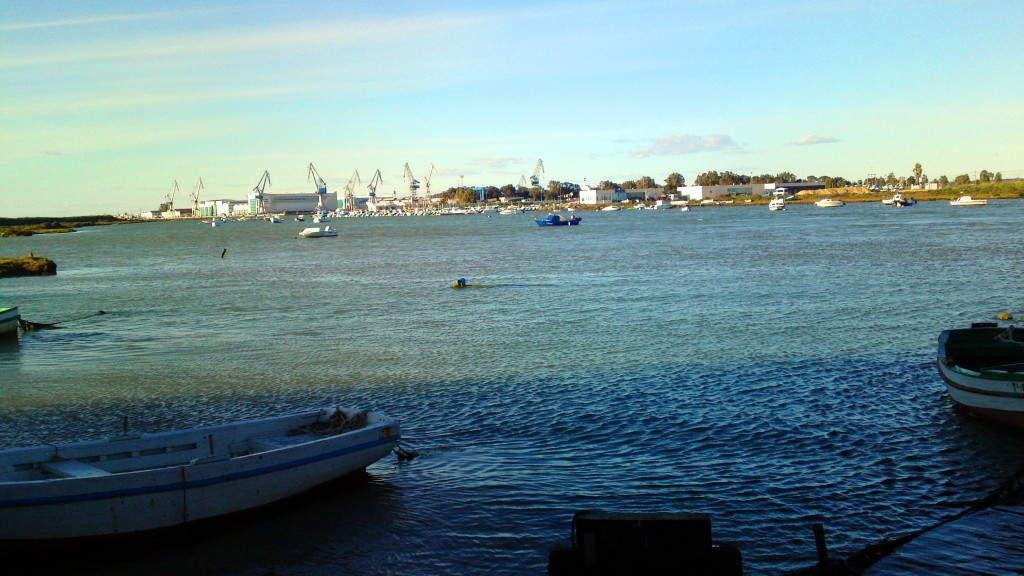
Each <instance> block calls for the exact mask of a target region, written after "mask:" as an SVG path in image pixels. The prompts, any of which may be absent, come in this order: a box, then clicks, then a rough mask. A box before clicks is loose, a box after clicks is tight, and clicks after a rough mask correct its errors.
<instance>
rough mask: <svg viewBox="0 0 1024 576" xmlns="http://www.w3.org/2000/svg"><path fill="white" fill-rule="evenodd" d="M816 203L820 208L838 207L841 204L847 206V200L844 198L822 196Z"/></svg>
mask: <svg viewBox="0 0 1024 576" xmlns="http://www.w3.org/2000/svg"><path fill="white" fill-rule="evenodd" d="M814 205H815V206H817V207H818V208H838V207H840V206H845V205H846V202H843V201H842V200H834V199H832V198H822V199H821V200H818V201H817V202H815V203H814Z"/></svg>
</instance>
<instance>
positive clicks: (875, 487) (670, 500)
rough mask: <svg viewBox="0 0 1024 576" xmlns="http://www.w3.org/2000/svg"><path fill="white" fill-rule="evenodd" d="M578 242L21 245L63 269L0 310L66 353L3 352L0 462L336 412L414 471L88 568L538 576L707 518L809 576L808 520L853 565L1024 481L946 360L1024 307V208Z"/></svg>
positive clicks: (25, 348) (374, 470)
mask: <svg viewBox="0 0 1024 576" xmlns="http://www.w3.org/2000/svg"><path fill="white" fill-rule="evenodd" d="M583 217H584V219H583V224H582V225H581V226H579V227H571V228H569V227H562V228H557V229H544V228H538V227H536V226H535V225H534V224H533V222H532V219H531V216H530V215H518V216H497V215H494V216H492V217H487V216H451V217H438V218H391V219H346V220H341V221H335V222H333V223H332V224H333V225H337V226H338V227H339V228H340V230H341V235H340V236H339V237H338V238H328V239H318V240H304V239H297V238H296V233H297V232H298V231H299V230H300V229H301V228H302V227H303V226H304V225H305V224H302V223H295V222H285V223H284V224H278V225H271V224H268V223H266V222H231V223H228V224H226V225H225V226H223V227H219V228H212V227H210V226H201V225H199V224H197V223H195V222H170V223H151V224H140V225H130V226H111V227H98V228H87V229H83V230H82V231H80V232H78V233H75V234H66V235H54V236H35V237H31V238H18V239H5V240H2V241H0V256H14V255H23V254H27V253H28V252H29V251H33V252H34V253H35V254H37V255H45V256H47V257H49V258H51V259H53V260H55V261H56V262H57V263H58V266H59V273H58V275H57V276H55V277H48V278H18V279H5V280H2V281H0V304H16V305H18V306H19V307H20V308H21V312H22V315H23V317H24V318H26V319H28V320H31V321H35V322H61V326H62V328H61V329H59V330H48V331H41V332H36V333H31V334H27V335H22V337H21V339H20V343H19V344H17V345H13V346H7V347H4V348H0V378H2V385H0V446H3V447H10V446H18V445H26V444H37V443H44V442H55V441H67V440H78V439H86V438H94V437H101V436H105V435H107V434H109V433H113V432H114V431H116V430H117V429H118V427H119V426H120V416H121V415H122V414H126V415H128V416H129V417H130V419H131V422H132V426H133V427H134V428H135V429H136V430H140V431H154V430H160V429H165V428H168V427H185V426H194V425H200V424H205V423H213V422H222V421H227V420H235V419H239V418H247V417H252V416H262V415H267V414H277V413H282V412H286V411H292V410H301V409H306V408H308V407H316V406H320V405H332V404H345V405H352V406H359V407H373V408H377V409H380V410H382V411H385V412H387V413H389V414H391V415H393V416H396V417H397V418H399V419H400V420H401V421H402V422H403V428H404V430H403V432H404V435H405V438H406V439H405V441H404V444H405V446H406V447H408V448H414V449H417V450H419V451H420V452H421V456H420V457H419V458H417V459H415V460H413V461H412V462H407V463H399V462H397V460H396V459H395V458H388V459H386V460H384V461H381V462H380V463H378V464H376V465H374V466H372V467H371V468H370V469H369V479H368V480H366V481H364V482H360V483H357V484H355V485H352V486H349V487H346V489H344V490H335V491H328V492H319V493H317V494H316V495H315V497H314V498H307V499H302V500H300V501H298V502H295V503H293V504H292V505H289V506H284V507H278V508H274V509H272V510H269V511H267V513H265V514H261V515H259V516H257V517H255V518H253V519H250V520H249V521H247V522H246V523H244V525H230V526H228V527H226V528H224V529H222V530H218V531H217V532H216V533H215V534H208V535H205V536H204V537H203V538H196V539H194V540H190V541H185V542H175V543H173V544H168V545H166V546H164V547H161V548H159V549H156V550H150V551H147V552H145V553H139V554H135V555H132V556H130V557H125V558H122V559H118V560H116V561H115V560H112V561H111V563H109V564H103V565H86V566H83V567H82V570H81V572H82V573H96V574H131V573H139V572H140V570H142V569H143V568H144V569H145V571H146V573H147V574H163V573H166V574H172V573H181V572H182V571H185V572H191V573H210V574H246V575H248V574H253V575H256V574H266V573H268V572H269V571H271V570H272V571H273V572H274V574H278V575H307V574H309V575H314V574H338V573H355V572H357V571H358V572H359V573H366V574H401V575H410V574H412V575H417V574H421V575H436V574H544V573H545V572H546V562H547V551H548V548H549V547H550V546H551V545H555V544H567V543H568V539H569V528H570V520H571V517H572V513H573V512H574V511H576V510H580V509H593V508H598V509H607V510H633V511H691V512H707V513H710V514H711V515H712V522H713V527H714V533H715V538H716V539H718V540H725V541H732V542H735V543H737V544H738V545H739V546H740V548H741V549H742V551H743V554H744V560H745V565H746V569H747V573H748V574H774V573H778V572H780V571H782V570H785V569H788V568H793V567H798V566H805V565H809V564H812V563H813V562H814V561H815V552H814V543H813V536H812V532H811V524H812V523H814V522H819V521H820V522H823V523H824V524H825V527H826V533H827V536H828V541H829V545H830V550H831V551H832V552H833V553H834V554H837V555H843V554H849V553H852V552H853V551H855V550H857V549H859V548H860V547H862V546H864V545H867V544H870V543H874V542H876V541H878V540H880V539H882V538H884V537H886V536H898V535H901V534H903V533H906V532H908V531H910V530H914V529H917V528H921V527H923V526H926V525H929V524H931V523H933V522H934V521H936V520H938V519H941V518H944V517H946V516H948V515H950V514H952V513H954V512H956V511H958V510H961V509H962V508H964V507H965V505H966V504H967V503H969V502H970V501H972V500H974V499H975V498H978V497H979V496H982V495H984V494H986V493H987V492H988V491H989V490H991V489H992V488H994V487H995V486H996V485H998V483H999V482H1000V481H1001V480H1002V479H1004V478H1006V477H1007V476H1009V475H1010V474H1011V473H1012V472H1014V471H1015V470H1016V469H1017V468H1018V467H1020V466H1021V465H1022V464H1024V456H1022V454H1024V451H1022V449H1024V439H1022V438H1021V437H1020V436H1019V434H1014V433H1012V432H1007V431H1005V430H1000V429H993V428H991V427H989V426H986V425H984V424H981V423H978V422H974V421H971V420H965V419H963V418H962V417H961V416H959V415H957V414H955V413H954V412H953V411H952V410H951V405H950V401H949V399H948V397H947V396H946V395H945V393H944V391H943V387H942V385H941V383H940V381H939V379H938V377H937V375H936V374H935V371H934V368H933V366H932V359H933V358H934V343H935V338H936V336H937V335H938V332H939V331H940V330H941V329H943V328H946V327H956V326H966V325H967V324H968V323H970V322H971V321H976V320H984V319H990V318H992V317H993V316H994V315H995V314H996V313H998V312H1000V311H1003V310H1009V311H1011V312H1014V313H1024V309H1022V306H1021V304H1022V303H1021V300H1020V281H1019V273H1018V271H1019V270H1020V269H1021V265H1022V264H1024V262H1022V260H1024V256H1022V255H1024V253H1022V251H1021V250H1020V249H1019V248H1020V236H1019V234H1018V233H1017V229H1018V227H1019V223H1020V222H1021V220H1022V217H1024V203H1022V202H1020V201H1001V202H992V203H990V205H989V206H987V207H984V208H966V209H952V208H950V207H949V205H948V204H947V203H939V202H930V203H923V204H920V205H917V206H914V207H909V208H903V209H892V208H885V207H882V206H881V205H880V204H878V203H872V204H870V205H868V204H854V205H847V206H846V207H843V208H839V209H831V210H829V209H817V208H815V207H813V206H794V207H791V209H789V210H787V211H786V212H785V213H770V212H769V211H768V210H767V209H766V208H764V207H745V206H736V207H720V208H702V209H696V210H694V211H692V212H690V213H682V212H679V211H671V212H653V211H652V212H635V211H633V212H618V213H585V214H584V215H583ZM225 248H226V249H227V252H226V255H225V256H224V257H223V258H221V252H222V250H223V249H225ZM460 276H464V277H466V278H467V280H468V281H469V282H470V283H471V284H480V285H484V286H485V287H482V288H475V289H468V290H452V289H451V288H449V284H450V283H451V281H452V279H454V278H457V277H460ZM98 310H104V311H107V312H108V313H107V314H105V315H96V314H95V312H96V311H98Z"/></svg>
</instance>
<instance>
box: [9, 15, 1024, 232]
mask: <svg viewBox="0 0 1024 576" xmlns="http://www.w3.org/2000/svg"><path fill="white" fill-rule="evenodd" d="M1021 30H1024V5H1022V3H1021V1H1020V0H1007V1H985V0H971V1H957V0H948V1H945V0H930V1H927V0H926V1H900V0H886V1H858V0H841V1H839V0H837V1H825V0H806V1H801V0H797V1H773V0H765V1H762V2H758V1H742V2H741V1H732V0H714V1H689V0H676V1H646V0H629V1H626V0H609V1H606V2H600V1H598V2H576V1H559V0H554V1H548V2H505V1H490V2H488V1H465V2H447V1H444V0H440V1H433V2H422V1H415V2H412V1H410V2H406V1H401V0H397V1H389V2H345V1H341V2H337V1H331V2H320V1H316V0H308V1H306V2H301V3H300V2H274V1H270V2H261V1H259V0H256V1H245V2H234V1H231V0H228V1H225V2H218V3H211V2H207V1H203V2H189V1H181V2H173V3H168V2H162V1H161V2H146V1H131V2H38V1H37V0H32V1H22V0H7V1H6V2H4V4H3V6H2V7H0V217H18V216H74V215H94V214H119V213H126V212H135V213H137V212H140V211H144V210H155V209H158V207H159V204H160V203H161V202H162V201H164V198H165V196H166V195H167V194H168V193H169V192H170V190H171V188H172V185H173V183H174V182H175V181H177V183H178V186H179V192H178V194H177V195H176V196H175V204H176V205H177V206H179V207H182V206H190V205H191V200H190V199H189V195H190V193H191V192H192V191H193V190H194V188H195V186H196V184H197V182H198V180H199V179H200V178H202V180H203V189H204V191H203V193H202V194H201V196H200V200H212V199H237V200H244V199H245V197H246V194H248V193H249V192H251V191H252V189H253V187H255V186H256V185H257V184H258V183H259V181H260V178H261V177H262V175H263V173H264V171H265V170H266V171H267V172H269V174H270V180H271V184H270V186H268V187H267V188H266V191H267V192H273V193H288V192H312V191H313V189H314V186H313V184H312V183H311V182H310V181H309V180H308V179H307V176H308V166H309V164H310V163H312V164H313V165H314V166H315V168H316V170H317V172H318V173H319V174H320V176H321V177H322V178H323V179H324V180H325V181H326V182H327V184H328V189H329V190H331V191H342V190H343V189H344V187H345V185H346V184H347V183H348V182H349V180H350V178H352V176H353V175H354V173H355V172H356V171H358V172H359V174H360V176H361V185H360V187H359V188H357V193H356V195H363V194H365V187H366V185H367V184H368V183H369V181H370V178H371V177H372V175H373V174H374V172H375V171H376V170H380V172H381V176H382V180H383V181H382V184H381V185H380V186H379V187H378V188H377V193H378V194H388V193H390V192H391V191H396V192H397V194H398V195H399V196H403V195H406V194H408V184H407V183H406V181H405V180H404V179H403V174H404V166H405V164H408V165H409V167H410V169H411V170H412V172H413V174H414V175H415V176H416V177H417V178H418V179H420V180H424V175H425V174H426V173H427V172H428V170H429V169H430V165H431V164H434V165H435V166H436V169H437V173H436V174H435V175H433V176H432V178H431V182H430V187H431V190H432V191H433V192H435V193H436V192H440V191H443V190H445V189H447V188H450V187H453V186H457V185H459V184H460V182H461V183H463V184H465V185H466V186H488V185H494V186H499V187H500V186H502V185H504V184H517V183H518V182H519V180H520V178H521V177H523V176H526V177H527V178H529V177H530V175H532V174H533V173H534V169H535V167H536V165H537V162H538V160H543V166H544V171H543V173H541V174H539V176H540V178H541V181H542V183H547V182H548V181H550V180H557V181H561V182H573V183H577V184H580V183H583V182H587V183H588V184H591V185H597V184H598V183H599V182H600V181H602V180H611V181H614V182H622V181H625V180H636V179H638V178H640V177H643V176H650V177H652V178H654V180H655V181H656V182H658V183H662V182H663V181H664V179H665V178H666V177H667V176H668V175H669V174H671V173H673V172H679V173H680V174H682V175H683V176H684V177H685V178H686V180H687V181H688V182H692V181H693V179H694V178H695V177H696V176H697V175H698V174H700V173H702V172H706V171H709V170H717V171H719V172H722V171H726V170H729V171H732V172H736V173H740V174H755V175H756V174H765V173H767V174H777V173H780V172H784V171H787V172H792V173H794V174H796V175H797V176H799V177H801V178H803V177H806V176H809V175H815V176H822V175H828V176H842V177H845V178H847V179H850V180H858V179H862V178H866V177H867V176H868V175H869V174H878V175H885V174H888V173H889V172H893V173H895V174H896V175H897V176H910V175H912V173H913V168H914V165H915V164H916V163H920V164H921V165H922V168H923V171H924V174H925V175H927V176H929V177H930V178H938V177H939V176H942V175H946V176H948V177H949V178H950V179H951V180H952V179H953V178H954V177H955V176H956V175H958V174H971V175H972V176H973V174H974V173H976V172H979V171H981V170H989V171H990V172H1001V173H1002V174H1003V177H1004V178H1017V177H1024V96H1022V95H1024V35H1022V34H1021ZM420 193H422V188H421V191H420Z"/></svg>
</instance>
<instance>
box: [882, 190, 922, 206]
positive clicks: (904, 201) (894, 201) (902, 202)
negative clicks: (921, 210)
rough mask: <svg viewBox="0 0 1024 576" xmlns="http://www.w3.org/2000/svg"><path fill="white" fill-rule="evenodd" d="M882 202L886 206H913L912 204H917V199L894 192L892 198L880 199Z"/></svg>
mask: <svg viewBox="0 0 1024 576" xmlns="http://www.w3.org/2000/svg"><path fill="white" fill-rule="evenodd" d="M882 204H885V205H886V206H894V207H896V208H899V207H902V206H913V205H914V204H917V199H916V198H913V197H910V198H904V197H903V194H900V193H898V192H897V193H896V194H893V195H892V198H887V199H885V200H882Z"/></svg>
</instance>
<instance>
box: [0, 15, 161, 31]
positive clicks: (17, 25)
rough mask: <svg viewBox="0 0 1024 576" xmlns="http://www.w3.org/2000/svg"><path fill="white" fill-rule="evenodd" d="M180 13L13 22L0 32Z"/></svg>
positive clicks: (138, 18) (87, 24)
mask: <svg viewBox="0 0 1024 576" xmlns="http://www.w3.org/2000/svg"><path fill="white" fill-rule="evenodd" d="M180 14H181V13H179V12H153V13H149V14H107V15H103V16H83V17H81V18H65V19H62V20H44V21H40V22H11V23H7V24H0V32H10V31H17V30H34V29H37V28H59V27H71V26H93V25H97V24H108V23H111V22H131V21H135V20H153V19H157V18H165V17H169V16H178V15H180Z"/></svg>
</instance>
